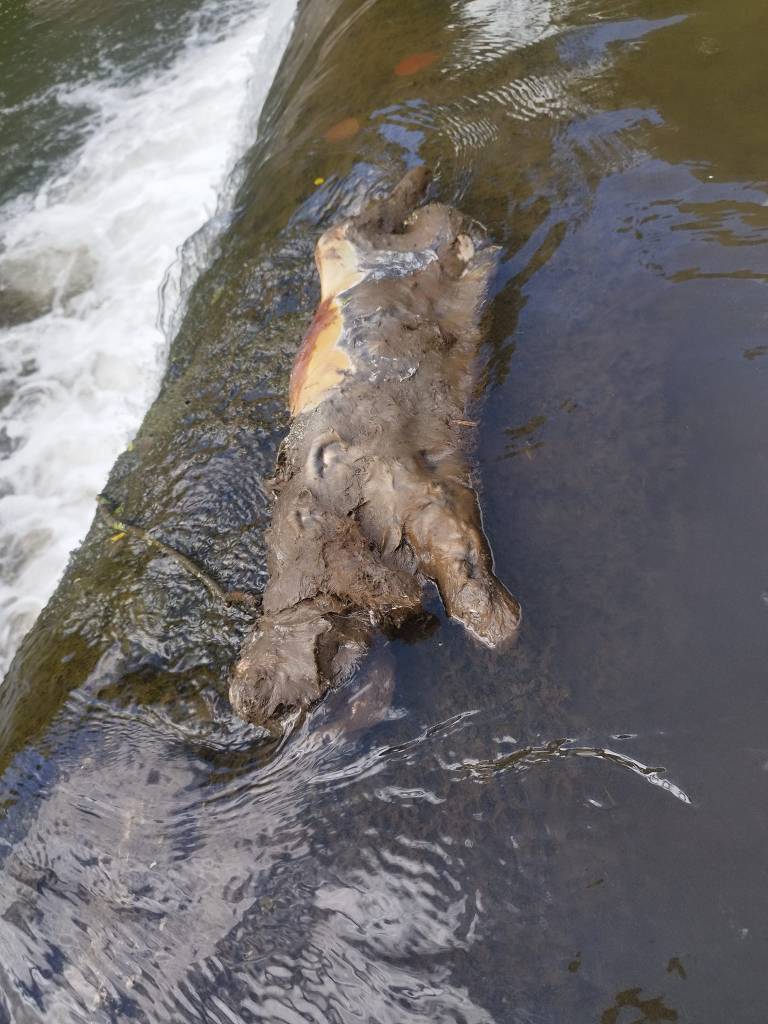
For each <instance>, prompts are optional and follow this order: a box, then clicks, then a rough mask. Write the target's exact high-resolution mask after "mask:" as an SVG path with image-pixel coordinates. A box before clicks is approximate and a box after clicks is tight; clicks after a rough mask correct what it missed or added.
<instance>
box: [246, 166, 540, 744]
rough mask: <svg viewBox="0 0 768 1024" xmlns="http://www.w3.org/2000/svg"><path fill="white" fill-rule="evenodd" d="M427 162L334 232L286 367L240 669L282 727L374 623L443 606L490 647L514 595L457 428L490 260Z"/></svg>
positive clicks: (258, 705)
mask: <svg viewBox="0 0 768 1024" xmlns="http://www.w3.org/2000/svg"><path fill="white" fill-rule="evenodd" d="M428 182H429V175H428V172H427V171H426V170H425V169H424V168H418V169H416V170H414V171H411V172H409V174H407V175H406V176H405V178H403V180H402V181H401V182H400V184H399V185H398V186H397V187H396V188H395V190H394V191H393V193H392V194H391V196H390V197H388V198H387V199H384V200H378V201H375V202H373V203H371V204H370V205H369V206H368V207H367V208H366V209H365V210H364V211H363V213H361V214H360V215H359V216H357V217H354V218H352V219H350V220H347V221H344V222H343V223H341V224H339V225H336V226H334V227H332V228H331V229H330V230H328V231H326V232H325V234H324V235H323V236H322V237H321V238H320V240H319V242H318V244H317V250H316V259H317V264H318V270H319V272H320V280H321V290H322V295H321V302H320V305H319V307H318V311H317V314H316V316H315V319H314V321H313V323H312V325H311V327H310V329H309V331H308V332H307V335H306V338H305V339H304V343H303V345H302V347H301V349H300V351H299V354H298V356H297V358H296V362H295V365H294V369H293V374H292V377H291V388H290V405H291V413H292V416H293V419H292V422H291V429H290V431H289V434H288V436H287V437H286V439H285V441H284V442H283V445H282V448H281V453H280V458H279V462H278V467H277V475H276V479H275V493H276V501H275V507H274V514H273V520H272V527H271V529H270V530H269V532H268V535H267V567H268V570H269V583H268V584H267V587H266V590H265V592H264V605H263V612H264V614H263V617H262V619H261V620H260V622H259V623H258V625H257V626H256V628H255V629H254V631H253V633H252V634H251V636H250V637H249V638H248V639H247V641H246V643H245V646H244V648H243V651H242V653H241V656H240V659H239V660H238V662H237V664H236V666H235V668H234V671H233V675H232V683H231V689H230V698H231V701H232V705H233V707H234V708H235V710H236V711H237V712H238V714H240V715H241V716H242V717H243V718H245V719H247V720H248V721H250V722H255V723H259V724H263V725H267V726H268V727H274V726H275V724H276V723H277V721H278V720H279V719H280V718H281V717H283V716H284V715H285V714H287V713H289V712H292V711H294V710H297V709H305V708H308V707H309V706H311V705H312V704H313V703H315V702H316V701H318V700H319V699H320V698H321V697H322V695H323V694H324V693H325V692H326V690H327V689H328V688H329V687H330V686H332V685H334V684H335V683H338V682H339V681H341V680H342V679H344V678H345V677H346V676H348V675H349V674H350V673H351V672H352V671H353V670H354V669H355V667H356V666H357V665H358V664H359V662H360V660H361V658H362V657H363V656H364V654H365V653H366V651H367V650H368V648H369V646H370V644H371V641H372V639H373V636H374V632H375V631H376V630H377V629H381V630H384V631H387V632H391V631H393V630H396V629H398V628H399V627H401V626H402V625H403V624H404V623H405V622H406V620H408V619H409V618H410V617H412V616H414V615H417V614H419V613H420V612H421V611H422V606H421V600H422V585H423V581H424V579H425V578H426V579H430V580H433V581H434V582H435V583H436V585H437V587H438V590H439V592H440V596H441V598H442V600H443V604H444V605H445V609H446V611H447V612H448V614H449V615H451V616H452V617H453V618H455V619H457V620H458V621H459V622H462V623H463V624H464V626H465V627H466V628H467V629H468V630H469V631H470V632H471V633H472V634H473V635H474V636H475V637H476V638H477V639H479V640H480V641H482V642H483V643H485V644H487V645H488V646H490V647H496V646H498V645H500V644H504V643H507V642H509V641H511V640H512V639H514V637H515V635H516V632H517V628H518V625H519V621H520V608H519V605H518V603H517V601H515V599H514V598H513V597H512V596H511V595H510V594H509V592H508V591H507V590H506V588H505V587H504V586H503V585H502V584H501V583H500V582H499V581H498V580H497V579H496V577H495V576H494V574H493V570H492V559H491V553H490V550H489V547H488V542H487V541H486V538H485V536H484V534H483V531H482V525H481V521H480V510H479V507H478V502H477V495H476V494H475V492H474V490H473V488H472V486H471V482H470V471H469V465H468V463H467V458H466V454H465V452H464V445H463V442H462V437H461V434H462V432H464V431H463V427H464V425H465V423H466V421H465V419H464V417H465V407H466V405H467V402H468V401H469V398H470V393H471V388H472V374H471V368H472V362H473V359H474V357H475V355H476V353H477V347H478V344H479V341H480V317H481V313H482V309H483V305H484V302H485V299H486V296H487V291H488V282H489V278H490V276H491V275H492V273H493V271H494V268H495V265H496V258H497V249H496V248H495V247H494V246H492V245H490V244H489V243H488V241H487V239H486V237H485V233H484V231H483V230H482V229H481V228H480V227H479V225H477V224H476V223H475V222H473V221H471V220H470V219H469V218H467V217H466V216H465V215H463V214H462V213H460V212H459V211H458V210H455V209H453V208H452V207H450V206H445V205H442V204H440V203H430V204H428V205H425V206H422V207H420V208H417V206H418V203H419V202H420V201H421V199H422V197H423V195H424V193H425V191H426V187H427V185H428Z"/></svg>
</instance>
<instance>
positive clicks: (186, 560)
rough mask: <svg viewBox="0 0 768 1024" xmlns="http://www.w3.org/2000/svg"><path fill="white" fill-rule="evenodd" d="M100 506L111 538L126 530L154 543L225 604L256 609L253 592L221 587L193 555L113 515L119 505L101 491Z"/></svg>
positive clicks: (132, 535)
mask: <svg viewBox="0 0 768 1024" xmlns="http://www.w3.org/2000/svg"><path fill="white" fill-rule="evenodd" d="M96 501H97V503H98V508H99V515H100V516H101V518H102V519H103V520H104V522H105V523H106V524H107V526H108V527H109V528H110V529H111V530H114V531H116V532H115V534H114V536H113V537H112V540H120V538H121V537H122V536H125V535H126V534H128V536H129V537H135V538H136V539H137V540H140V541H143V542H144V543H145V544H147V545H149V546H150V547H155V548H157V549H158V550H159V551H162V552H163V554H164V555H168V556H169V558H173V559H174V560H175V561H176V562H178V563H179V565H180V566H182V567H183V568H184V569H186V570H187V572H188V573H191V574H192V575H193V576H194V577H195V579H197V580H199V581H200V582H201V583H202V584H203V586H204V587H206V588H207V589H208V591H209V592H210V593H211V594H212V595H213V596H214V597H215V598H216V599H217V600H218V601H221V602H222V604H225V605H227V606H228V607H230V608H231V607H233V606H238V607H241V608H243V609H244V610H245V611H248V612H251V613H254V612H256V611H258V609H259V605H260V603H261V602H260V600H259V599H258V598H257V597H254V596H253V595H252V594H246V593H245V591H243V590H224V589H223V588H222V587H220V586H219V584H218V583H217V582H216V580H214V579H213V578H212V577H211V576H209V575H208V573H207V572H205V571H204V570H203V569H201V568H200V566H199V565H197V563H196V562H193V561H192V559H191V558H190V557H189V556H188V555H185V554H183V553H182V552H181V551H177V550H176V548H172V547H171V546H170V544H166V543H165V541H162V540H159V539H158V538H157V537H153V536H152V534H151V533H149V531H148V530H144V529H142V528H141V527H140V526H134V525H133V523H127V522H126V521H125V520H124V519H120V518H118V517H117V516H116V515H115V512H118V511H119V506H118V508H113V507H112V502H111V501H110V500H109V499H108V498H107V497H106V495H104V494H99V495H98V496H97V498H96Z"/></svg>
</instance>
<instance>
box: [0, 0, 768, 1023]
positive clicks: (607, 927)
mask: <svg viewBox="0 0 768 1024" xmlns="http://www.w3.org/2000/svg"><path fill="white" fill-rule="evenodd" d="M767 28H768V11H766V10H765V9H764V7H763V5H761V4H758V3H754V2H749V3H748V2H744V3H742V4H740V5H727V6H726V5H724V4H722V3H717V2H715V0H702V2H700V3H697V4H694V3H685V2H683V0H674V2H673V0H665V2H663V3H661V2H650V0H649V2H641V0H637V2H626V0H618V2H607V3H604V4H602V5H601V4H600V3H598V2H595V0H586V2H574V3H569V2H566V0H562V2H552V3H546V2H540V3H533V2H529V3H523V2H521V3H518V4H512V3H501V2H493V0H482V2H481V0H474V2H465V3H459V2H455V3H448V2H445V3H434V2H426V0H416V2H413V3H409V4H408V5H407V6H406V5H404V4H398V3H396V2H395V0H378V2H368V3H360V2H352V0H349V2H344V0H338V2H333V3H332V2H329V3H327V4H323V5H320V4H315V5H314V7H313V6H312V5H309V6H308V7H305V8H304V9H303V12H302V14H301V15H300V21H299V26H298V30H297V31H298V34H297V35H295V36H294V40H293V43H292V44H291V47H289V51H288V53H287V56H286V60H285V63H284V65H283V68H282V70H281V72H280V73H279V74H278V77H277V79H276V82H275V85H274V89H273V94H272V97H271V100H270V101H269V103H268V105H267V108H266V111H265V115H264V119H263V123H262V136H261V140H260V142H259V143H258V144H257V146H256V147H255V149H254V150H253V151H252V152H251V154H250V155H249V157H248V161H247V167H246V174H245V178H244V182H243V184H242V186H241V189H240V192H239V194H238V198H237V203H236V208H237V216H236V218H235V220H234V222H233V224H232V226H231V228H230V229H229V231H228V233H227V234H226V236H225V237H224V239H223V241H222V244H221V255H220V257H219V258H218V260H217V261H216V262H215V263H214V265H213V267H212V268H211V269H210V271H209V272H208V273H207V274H205V275H204V276H203V278H202V279H201V280H200V282H199V283H198V285H197V286H196V288H195V290H194V292H193V294H192V296H191V300H190V304H189V309H188V312H187V316H186V319H185V321H184V324H183V326H182V328H181V331H180V334H179V336H178V338H177V340H176V342H175V343H174V346H173V348H172V350H171V355H170V363H169V371H168V376H167V378H166V382H165V385H164V387H163V390H162V391H161V394H160V397H159V398H158V400H157V402H156V404H155V406H154V407H153V409H152V411H151V412H150V414H149V417H148V419H147V421H146V423H145V425H144V427H143V428H142V430H141V432H140V433H139V435H138V437H137V440H136V444H135V445H134V447H133V449H132V450H131V451H130V452H128V453H126V455H125V456H124V457H123V458H122V459H121V461H120V463H119V464H118V467H117V469H116V470H115V472H114V473H113V475H112V477H111V479H110V482H109V490H110V493H111V494H112V495H113V496H114V497H115V498H116V499H118V500H120V501H122V502H123V503H124V504H125V508H126V515H129V516H130V517H132V518H133V519H135V520H136V521H139V522H141V523H143V524H144V525H146V526H152V527H153V528H155V529H157V531H158V533H159V534H161V535H162V536H163V537H164V538H165V539H167V540H168V541H169V542H171V543H175V544H177V545H178V546H180V547H183V548H184V549H185V550H187V551H189V552H190V553H191V554H193V555H194V556H195V557H197V558H198V559H199V560H200V561H201V562H203V563H204V564H206V565H207V566H208V568H209V569H210V570H211V571H213V572H215V573H216V574H217V575H218V576H219V577H220V578H221V579H223V580H226V581H227V584H228V585H230V586H242V587H245V588H250V589H258V586H259V584H260V581H261V579H262V574H263V562H262V544H261V538H262V533H263V529H264V527H265V525H266V523H267V521H268V511H269V510H268V503H267V500H266V496H265V494H264V490H263V488H262V486H261V480H262V478H263V477H264V476H265V475H267V474H268V473H269V472H270V469H271V465H272V462H273V459H274V453H275V449H276V445H277V443H278V442H279V439H280V436H281V432H282V430H283V429H284V426H285V414H284V412H283V402H284V393H285V387H286V381H287V374H288V372H289V368H290V364H291V359H292V356H293V353H294V351H295V348H296V345H297V344H298V341H299V338H300V335H301V332H302V330H303V328H304V327H305V326H306V323H307V321H308V318H309V317H310V315H311V310H312V307H313V305H314V302H315V301H316V299H317V286H316V282H315V280H314V274H313V270H312V267H311V253H312V245H313V242H314V239H315V238H316V236H317V234H318V232H319V231H320V229H321V227H322V226H324V225H325V224H327V223H328V222H329V221H331V220H332V219H333V218H334V217H336V216H338V215H339V214H340V213H342V212H344V211H345V210H347V209H349V208H350V206H352V205H354V202H355V201H357V200H358V199H359V197H360V195H361V194H362V193H363V191H364V190H365V189H366V188H370V187H371V186H372V185H373V184H374V183H376V182H382V181H391V180H393V179H394V178H395V177H396V176H397V174H398V173H399V172H400V171H401V170H402V168H403V166H404V165H408V164H411V163H414V162H417V161H426V162H429V163H430V164H431V165H432V166H434V167H435V168H436V169H437V172H438V173H437V184H436V191H437V194H438V195H439V196H440V197H441V198H444V199H446V200H448V201H451V202H454V203H457V204H460V205H461V206H462V208H464V209H466V210H467V211H469V212H470V213H472V214H473V215H475V216H476V217H477V218H478V219H480V220H482V221H483V222H484V223H485V224H486V225H487V226H488V228H489V230H490V232H491V233H492V235H493V237H494V238H495V239H496V240H497V241H498V242H499V244H501V245H502V246H503V247H504V262H503V267H502V272H501V274H500V277H499V280H498V282H497V287H496V295H495V300H494V304H493V307H492V320H491V325H490V337H489V342H488V345H487V347H486V350H485V352H484V359H483V372H482V383H483V388H482V405H481V420H482V425H481V429H480V437H479V449H478V476H479V480H480V484H481V490H482V502H483V508H484V512H485V522H486V528H487V531H488V533H489V536H490V538H491V541H492V545H493V548H494V553H495V556H496V569H497V572H498V574H499V576H500V577H501V578H502V579H503V580H504V581H505V582H506V583H507V584H508V585H509V587H510V589H511V590H512V591H513V592H514V593H515V594H516V595H517V596H518V597H519V598H520V599H521V601H522V603H523V607H524V610H525V616H526V618H525V625H524V630H523V634H522V638H521V641H520V643H519V645H518V647H517V648H516V650H515V651H514V652H513V653H511V654H507V655H504V656H498V655H493V654H492V653H489V652H486V651H484V650H480V649H478V648H477V647H476V646H475V645H474V644H473V643H472V642H471V641H470V640H468V639H467V638H466V637H465V636H464V635H463V634H462V633H461V631H460V630H459V629H457V628H454V627H453V626H452V625H451V624H450V623H448V622H443V623H442V624H441V627H440V629H439V630H438V631H436V632H435V633H434V634H432V635H431V636H429V637H427V638H423V639H421V640H420V641H419V642H417V643H414V644H405V643H401V644H395V645H394V648H395V650H394V653H395V656H396V658H397V664H398V678H397V690H396V694H395V702H394V706H393V708H392V711H391V713H390V717H389V719H388V720H387V721H385V722H383V723H382V724H380V725H378V726H376V727H375V728H374V729H372V730H370V731H369V732H368V733H366V734H365V735H363V736H358V737H348V738H343V737H339V738H337V739H336V740H335V741H333V742H332V743H326V744H324V745H323V744H321V743H320V742H319V740H318V739H317V737H316V734H315V733H313V732H312V730H311V728H310V729H308V730H304V731H303V732H302V733H301V734H299V735H296V736H294V737H292V738H291V739H290V740H289V741H288V742H286V743H284V744H283V745H282V746H280V747H276V746H275V744H274V743H272V742H268V741H266V740H265V739H264V738H263V737H261V736H259V735H258V734H256V733H253V732H251V731H250V730H249V729H248V728H247V727H245V726H243V725H242V724H241V723H239V722H238V721H237V720H235V719H234V718H233V717H232V716H231V713H230V712H229V710H228V707H227V704H226V688H227V687H226V672H227V666H228V664H229V663H230V661H231V659H232V658H233V656H234V654H235V652H236V650H237V646H238V642H239V638H240V636H241V635H242V633H243V630H244V629H245V628H246V626H247V623H245V622H244V621H242V620H239V619H237V618H232V617H231V616H230V617H228V616H225V615H223V614H222V613H221V612H220V610H219V609H218V608H216V607H214V606H213V605H211V603H210V602H209V599H208V597H207V594H206V593H204V592H202V593H201V592H199V590H198V588H197V585H196V584H195V583H194V581H192V580H190V579H188V578H185V577H184V576H183V575H182V574H181V572H180V570H179V569H178V567H177V566H176V565H175V564H173V563H169V562H168V561H165V560H163V559H161V558H159V557H154V556H152V555H148V554H147V553H146V551H144V550H143V549H142V547H141V545H139V544H138V543H136V544H134V543H133V541H128V542H125V543H122V544H121V543H117V544H112V543H110V542H109V541H108V540H107V536H108V535H107V533H106V532H105V531H104V530H103V529H102V528H101V527H99V526H98V525H97V526H94V527H93V529H92V530H91V533H90V534H89V537H88V540H87V541H86V543H85V545H84V547H83V549H82V550H81V553H80V554H79V556H78V557H77V559H76V561H75V562H73V563H72V566H71V568H70V571H69V573H68V575H67V576H66V577H65V579H64V581H63V583H62V585H61V587H60V589H59V591H58V592H57V595H56V597H55V598H54V599H53V601H52V603H51V605H49V608H48V610H47V611H46V612H45V613H44V614H43V616H42V618H41V620H40V622H39V623H38V626H37V627H36V628H35V630H34V631H33V633H32V634H31V635H30V637H29V638H28V640H27V642H26V643H25V644H24V645H23V647H22V649H21V651H20V653H19V655H18V656H17V658H16V661H15V662H14V665H13V666H12V668H11V670H10V672H9V675H8V677H7V680H6V682H5V684H4V686H3V689H2V691H0V716H2V718H0V751H1V752H0V763H1V764H2V765H3V771H4V774H3V778H2V783H0V797H2V801H3V803H2V806H3V808H4V816H3V817H2V819H0V853H1V854H2V857H3V874H2V876H0V1020H3V1021H4V1020H8V1021H13V1022H14V1024H16V1022H19V1024H26V1022H28V1021H29V1022H38V1021H50V1022H56V1024H59V1022H62V1024H63V1022H70V1021H89V1022H92V1021H95V1022H102V1021H103V1022H111V1021H130V1020H136V1021H143V1022H144V1021H146V1022H160V1021H163V1022H166V1021H172V1022H174V1024H176V1022H179V1024H180V1022H182V1021H201V1022H202V1021H205V1022H214V1021H215V1022H217V1024H218V1022H222V1024H223V1022H225V1021H227V1022H232V1021H238V1022H239V1021H243V1022H248V1024H250V1022H256V1021H259V1022H269V1024H273V1022H275V1024H276V1022H281V1024H282V1022H285V1024H297V1022H305V1021H312V1022H318V1024H320V1022H323V1024H326V1022H331V1024H352V1022H372V1024H373V1022H375V1024H416V1022H418V1024H422V1022H427V1021H429V1022H432V1021H435V1022H440V1024H443V1022H461V1024H490V1022H497V1024H651V1022H653V1024H655V1022H664V1021H678V1022H681V1024H725V1022H731V1021H733V1022H738V1024H762V1022H763V1021H764V1020H765V1017H766V1010H765V1003H766V998H767V997H768V984H767V983H766V980H765V967H764V964H765V957H766V954H768V896H767V895H766V892H768V887H767V886H766V874H767V872H766V858H765V850H766V848H768V821H767V819H766V814H765V807H766V804H765V803H764V801H765V800H766V797H767V796H768V741H767V740H766V724H767V722H768V698H767V697H766V667H765V666H766V663H767V657H766V656H767V655H768V630H767V628H766V627H768V546H767V544H766V539H765V538H766V531H765V514H764V510H765V508H766V505H767V503H768V473H766V451H765V438H766V436H768V405H766V402H765V389H766V385H767V384H768V376H767V375H768V330H767V328H768V307H767V306H766V279H767V278H768V205H766V204H767V203H768V195H767V192H766V183H767V182H768V135H766V133H765V131H764V128H763V120H764V106H765V102H764V91H765V90H764V84H763V78H764V74H763V68H764V55H763V50H764V43H763V41H764V39H765V35H766V29H767ZM419 51H433V52H435V53H436V54H438V58H437V60H435V61H434V63H432V64H431V65H430V66H429V67H427V68H425V69H423V70H422V71H420V72H418V73H416V74H414V75H412V76H406V77H399V76H396V75H394V74H393V68H394V66H395V65H396V64H397V62H398V61H400V60H401V59H402V58H403V57H405V56H407V55H408V54H410V53H413V52H419ZM350 117H354V118H357V119H358V120H359V122H360V125H361V128H360V130H359V132H358V133H357V134H355V135H354V136H353V137H351V138H348V139H346V140H341V141H336V142H328V141H327V140H326V139H325V138H324V133H325V132H326V131H327V129H328V128H330V127H331V126H332V125H334V124H336V123H337V122H339V121H340V120H342V119H344V118H350ZM316 178H323V179H325V182H324V183H323V184H321V185H317V186H316V185H315V184H313V183H314V181H315V179H316ZM346 697H347V694H341V695H340V696H339V697H338V698H336V700H337V702H338V701H341V702H342V703H343V701H344V700H345V699H346ZM324 713H325V714H327V715H328V716H329V717H331V716H332V714H333V713H334V712H333V709H332V708H330V707H329V708H328V709H327V710H326V711H324V712H320V713H319V714H320V715H322V714H324ZM558 741H562V742H561V745H560V746H556V745H555V744H556V743H557V742H558ZM548 745H549V746H548ZM528 748H534V749H533V750H532V751H529V752H528V753H526V750H528ZM584 748H590V749H591V751H592V752H593V753H594V752H599V751H603V752H606V753H603V754H602V755H600V754H599V753H598V755H597V756H578V752H579V750H581V751H582V753H584V752H585V750H584ZM566 750H572V751H573V752H572V753H571V754H563V756H557V754H558V751H561V752H562V751H566ZM586 752H589V751H586ZM643 766H646V767H656V768H658V767H661V766H663V768H664V769H665V771H664V772H663V773H656V774H646V773H644V771H643Z"/></svg>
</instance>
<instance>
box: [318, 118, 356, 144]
mask: <svg viewBox="0 0 768 1024" xmlns="http://www.w3.org/2000/svg"><path fill="white" fill-rule="evenodd" d="M359 131H360V122H359V121H358V119H357V118H356V117H345V118H343V119H342V120H341V121H337V122H336V124H332V125H331V127H330V128H328V130H327V131H326V132H325V135H324V137H325V140H326V141H327V142H343V141H344V140H345V139H351V138H352V136H353V135H357V133H358V132H359Z"/></svg>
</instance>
